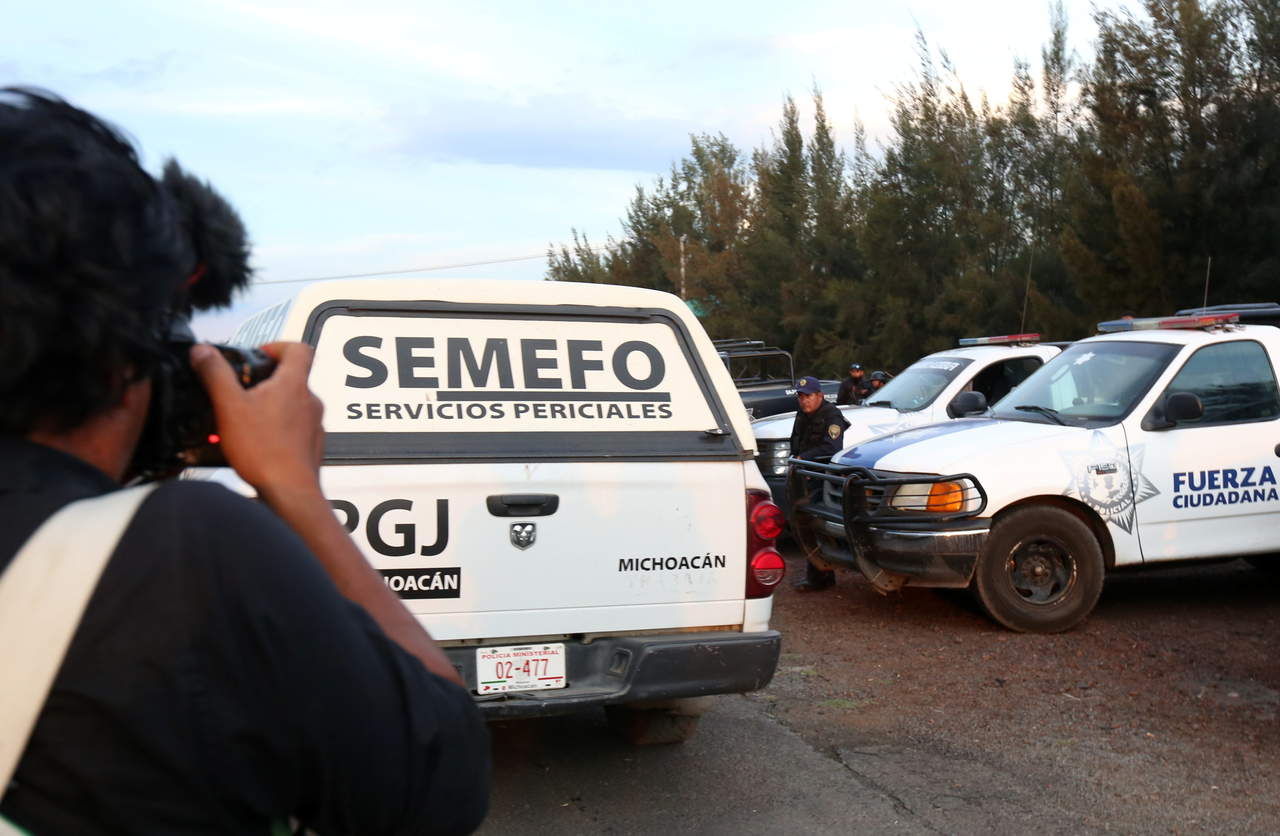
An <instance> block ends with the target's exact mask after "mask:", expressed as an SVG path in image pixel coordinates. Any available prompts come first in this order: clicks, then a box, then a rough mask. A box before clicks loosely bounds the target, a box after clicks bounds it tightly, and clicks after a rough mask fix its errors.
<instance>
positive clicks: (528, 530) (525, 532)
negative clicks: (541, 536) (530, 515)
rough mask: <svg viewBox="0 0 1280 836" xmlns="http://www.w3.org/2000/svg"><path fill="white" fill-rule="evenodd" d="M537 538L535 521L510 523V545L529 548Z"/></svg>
mask: <svg viewBox="0 0 1280 836" xmlns="http://www.w3.org/2000/svg"><path fill="white" fill-rule="evenodd" d="M537 538H538V528H537V525H536V524H535V523H512V524H511V545H513V546H515V547H516V548H517V549H527V548H529V547H530V546H532V545H533V541H534V540H536V539H537Z"/></svg>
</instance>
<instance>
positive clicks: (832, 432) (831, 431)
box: [827, 424, 844, 438]
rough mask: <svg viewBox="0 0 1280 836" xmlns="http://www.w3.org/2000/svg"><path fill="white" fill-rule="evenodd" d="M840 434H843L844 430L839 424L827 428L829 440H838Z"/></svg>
mask: <svg viewBox="0 0 1280 836" xmlns="http://www.w3.org/2000/svg"><path fill="white" fill-rule="evenodd" d="M842 432H844V429H843V428H842V427H841V426H840V425H839V424H832V425H831V426H829V427H827V435H829V436H830V437H831V438H839V437H840V433H842Z"/></svg>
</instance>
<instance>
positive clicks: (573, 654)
mask: <svg viewBox="0 0 1280 836" xmlns="http://www.w3.org/2000/svg"><path fill="white" fill-rule="evenodd" d="M503 643H504V644H510V643H511V642H503ZM494 644H498V642H494ZM564 645H565V672H566V674H567V678H568V681H569V685H568V687H565V688H560V689H556V690H546V691H517V692H513V693H507V694H501V695H496V696H492V697H488V696H486V697H477V698H476V705H477V707H479V709H480V712H481V713H482V714H484V715H485V717H487V718H489V719H500V718H504V717H537V716H547V715H552V714H563V713H568V712H571V711H577V710H579V709H582V708H589V707H591V706H597V705H611V704H616V703H626V702H636V701H639V700H664V699H675V698H679V697H701V696H707V695H710V694H733V693H743V692H746V691H755V690H758V689H760V688H763V687H764V686H766V685H768V684H769V681H770V680H771V679H773V672H774V670H775V669H776V668H777V667H778V654H779V653H780V651H781V648H782V637H781V635H780V634H779V633H778V632H777V631H776V630H768V631H765V632H761V633H729V632H710V633H680V634H675V635H665V636H664V635H657V636H616V637H606V638H599V639H594V640H593V641H591V642H590V643H584V642H581V641H565V642H564ZM476 650H477V648H476V647H474V646H468V647H451V648H446V649H445V653H446V654H447V655H448V656H449V661H450V662H452V663H453V666H454V667H455V668H457V669H458V671H459V672H460V673H461V674H462V677H463V680H464V681H466V682H467V683H468V685H470V686H471V687H473V688H474V687H475V682H476Z"/></svg>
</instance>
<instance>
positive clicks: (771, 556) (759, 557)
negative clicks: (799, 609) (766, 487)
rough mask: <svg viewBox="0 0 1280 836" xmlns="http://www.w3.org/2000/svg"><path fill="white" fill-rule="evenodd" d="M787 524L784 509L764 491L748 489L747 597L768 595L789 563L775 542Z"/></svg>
mask: <svg viewBox="0 0 1280 836" xmlns="http://www.w3.org/2000/svg"><path fill="white" fill-rule="evenodd" d="M785 525H786V518H785V517H784V516H783V515H782V509H781V508H779V507H778V506H777V505H774V504H773V502H772V501H770V499H769V494H767V493H765V492H764V491H747V597H748V598H767V597H768V596H769V595H771V594H772V593H773V588H774V587H775V586H777V585H778V584H779V583H781V582H782V578H783V576H784V575H785V574H786V572H787V566H786V564H785V563H784V562H783V560H782V555H780V554H778V550H777V549H775V548H774V546H773V541H774V540H776V539H777V538H778V537H779V536H780V535H781V534H782V529H783V527H784V526H785Z"/></svg>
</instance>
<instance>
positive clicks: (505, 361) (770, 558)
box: [220, 280, 784, 742]
mask: <svg viewBox="0 0 1280 836" xmlns="http://www.w3.org/2000/svg"><path fill="white" fill-rule="evenodd" d="M276 339H288V340H301V341H303V342H307V343H310V344H311V345H313V346H314V347H315V361H314V366H313V369H312V373H311V378H310V385H311V388H312V389H313V391H315V393H316V394H317V395H318V396H319V397H320V398H321V399H322V400H323V401H324V405H325V418H324V422H325V430H326V434H327V440H326V443H327V449H326V455H325V465H324V467H323V470H322V474H321V478H322V484H323V487H324V490H325V493H326V495H327V496H328V497H329V499H330V502H331V503H332V505H333V508H334V511H335V513H336V514H338V516H339V518H340V519H341V520H342V521H343V522H344V523H345V525H346V527H347V529H348V530H349V531H350V532H351V535H352V537H354V538H355V540H356V542H357V543H358V544H359V545H360V547H361V548H362V549H363V551H364V553H365V555H366V556H367V557H368V559H369V561H370V562H371V563H372V564H373V565H374V567H376V568H377V569H378V571H379V572H381V574H382V576H383V578H384V579H385V581H386V584H387V586H388V587H389V588H390V589H392V590H393V591H394V592H396V593H397V594H398V595H399V596H400V598H402V599H403V600H404V603H405V605H406V606H407V607H408V608H409V609H410V611H411V612H413V613H414V614H415V615H417V617H418V618H419V619H420V620H421V621H422V622H423V624H424V625H425V626H426V627H427V628H428V629H429V630H430V632H431V633H432V635H434V636H435V638H436V639H437V640H438V641H439V642H440V643H441V644H442V645H443V646H444V647H445V650H446V652H447V654H448V656H449V658H450V659H451V660H452V661H453V663H454V665H455V666H456V667H457V669H458V670H459V672H460V673H461V674H462V676H463V678H464V679H465V681H466V682H467V684H468V685H469V686H470V688H471V690H472V691H473V693H474V694H475V698H476V700H477V701H478V702H479V704H480V708H481V710H482V711H483V712H485V713H486V714H487V715H488V716H490V717H511V716H525V715H542V714H553V713H560V712H565V711H569V710H572V709H578V708H582V707H586V706H605V707H607V708H608V709H609V710H610V712H609V713H610V715H611V719H613V720H614V721H615V723H616V724H617V725H618V726H619V727H620V728H621V729H622V730H623V731H624V733H627V734H628V736H630V737H631V738H632V739H634V740H637V741H638V742H646V741H648V742H659V741H663V740H674V739H679V738H682V737H683V736H685V735H687V734H688V733H689V732H690V731H691V730H692V728H693V723H694V721H695V719H696V712H691V711H688V710H686V709H687V708H688V704H687V703H685V702H680V701H679V700H680V699H681V698H687V697H699V696H702V695H709V694H718V693H729V692H744V691H750V690H753V689H757V688H761V687H763V686H764V685H766V684H767V683H768V682H769V680H770V678H771V677H772V675H773V672H774V669H775V666H776V664H777V660H778V652H779V647H780V639H779V635H778V633H777V632H776V631H774V630H770V629H769V617H770V613H771V609H772V599H771V597H770V596H771V593H772V591H773V589H774V587H775V586H776V585H777V584H778V583H779V581H780V580H781V579H782V575H783V568H784V564H783V561H782V558H781V557H780V555H779V554H778V552H777V551H776V550H775V548H774V538H776V537H777V535H778V534H779V533H780V531H781V527H782V515H781V512H780V511H779V510H778V508H777V507H776V506H775V505H774V504H773V503H772V502H770V501H769V494H768V487H767V485H766V484H765V482H764V480H763V479H762V478H761V476H760V472H759V470H758V469H757V468H756V465H755V462H754V460H753V452H754V451H753V449H752V442H751V429H750V424H749V420H748V418H747V415H746V412H745V411H744V409H743V407H742V403H741V401H740V400H739V399H738V396H737V392H736V391H735V389H734V385H733V381H732V380H731V379H730V377H729V372H728V371H727V370H726V368H725V366H724V363H723V362H721V359H720V357H719V354H718V352H717V350H716V348H715V347H714V346H713V345H712V343H711V340H710V339H709V338H708V337H707V335H706V333H705V332H704V331H703V328H702V326H701V324H700V323H699V322H698V320H697V319H695V318H694V316H693V315H692V314H691V313H690V312H689V310H688V308H687V307H686V306H685V304H684V303H683V302H681V301H680V300H679V299H677V298H676V297H674V296H671V295H669V294H665V293H659V292H656V291H651V290H644V289H638V288H629V287H613V286H607V285H596V284H570V283H563V282H524V281H510V282H485V281H471V280H468V281H405V280H388V281H359V282H330V283H322V284H317V285H312V286H309V287H307V288H305V289H304V290H302V291H301V292H299V293H298V294H297V296H296V297H295V298H293V299H292V300H291V301H288V302H285V303H283V304H281V305H279V306H277V307H275V308H272V309H268V310H267V311H264V312H262V313H261V314H259V315H257V316H256V317H255V318H253V319H251V320H250V321H249V322H247V323H246V324H245V325H244V326H243V327H242V328H241V330H240V331H239V332H238V333H237V334H236V336H235V339H234V341H235V342H237V343H239V344H244V345H257V344H259V343H263V342H267V341H270V340H276ZM220 473H221V477H220V478H223V479H228V480H230V479H232V478H233V475H232V474H230V473H229V472H227V471H220Z"/></svg>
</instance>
